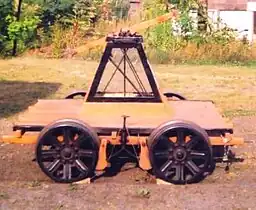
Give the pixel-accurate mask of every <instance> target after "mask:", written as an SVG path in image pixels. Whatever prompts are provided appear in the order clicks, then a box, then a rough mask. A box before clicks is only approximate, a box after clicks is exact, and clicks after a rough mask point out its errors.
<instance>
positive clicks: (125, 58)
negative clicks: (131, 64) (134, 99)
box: [123, 48, 127, 97]
mask: <svg viewBox="0 0 256 210" xmlns="http://www.w3.org/2000/svg"><path fill="white" fill-rule="evenodd" d="M126 51H127V49H126V48H125V49H124V56H123V58H124V97H125V96H126V77H127V76H126V57H125V53H126Z"/></svg>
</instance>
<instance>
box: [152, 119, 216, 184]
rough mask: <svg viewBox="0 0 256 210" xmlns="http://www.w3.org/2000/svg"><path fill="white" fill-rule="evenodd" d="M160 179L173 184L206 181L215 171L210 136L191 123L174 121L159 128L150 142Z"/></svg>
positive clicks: (153, 161) (155, 172) (156, 173)
mask: <svg viewBox="0 0 256 210" xmlns="http://www.w3.org/2000/svg"><path fill="white" fill-rule="evenodd" d="M148 147H149V156H150V161H151V164H152V168H153V172H154V174H155V175H156V177H158V178H160V179H163V180H165V181H167V182H170V183H173V184H186V183H187V184H190V183H195V182H199V181H201V180H203V179H204V178H205V177H206V176H207V175H208V174H209V173H210V172H209V171H210V170H213V169H212V167H213V158H212V148H211V145H210V143H209V139H208V135H207V133H206V132H205V131H204V130H203V129H202V128H200V127H199V126H197V125H196V124H194V123H191V122H185V121H171V122H168V123H165V124H163V125H160V126H159V127H158V128H156V129H155V130H154V131H153V132H152V133H151V135H150V136H149V139H148Z"/></svg>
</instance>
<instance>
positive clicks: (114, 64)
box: [109, 58, 142, 95]
mask: <svg viewBox="0 0 256 210" xmlns="http://www.w3.org/2000/svg"><path fill="white" fill-rule="evenodd" d="M109 60H110V61H111V63H112V64H113V65H114V66H115V67H116V68H118V71H119V72H120V73H121V74H122V75H123V76H124V77H125V78H126V79H127V81H128V82H129V83H130V84H131V86H132V87H133V88H134V89H135V90H136V91H137V92H138V93H139V94H140V95H142V94H141V92H140V91H139V90H138V89H137V88H136V86H135V85H134V84H133V82H132V81H131V80H130V79H129V78H128V77H127V76H126V75H125V74H124V73H123V72H122V70H121V69H120V68H119V67H118V66H117V65H116V64H115V62H114V61H113V60H112V58H109Z"/></svg>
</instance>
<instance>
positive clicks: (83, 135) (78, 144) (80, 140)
mask: <svg viewBox="0 0 256 210" xmlns="http://www.w3.org/2000/svg"><path fill="white" fill-rule="evenodd" d="M86 138H87V137H86V136H85V134H84V133H82V134H80V135H79V136H78V138H77V139H76V140H75V142H76V145H77V146H80V145H81V142H82V141H84V140H85V139H86Z"/></svg>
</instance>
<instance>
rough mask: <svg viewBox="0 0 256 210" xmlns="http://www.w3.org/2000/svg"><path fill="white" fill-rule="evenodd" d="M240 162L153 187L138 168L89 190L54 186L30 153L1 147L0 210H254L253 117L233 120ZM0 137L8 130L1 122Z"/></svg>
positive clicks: (103, 179) (98, 181)
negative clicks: (240, 141) (188, 181)
mask: <svg viewBox="0 0 256 210" xmlns="http://www.w3.org/2000/svg"><path fill="white" fill-rule="evenodd" d="M233 122H234V125H235V130H236V135H239V136H242V137H244V138H245V140H246V145H244V146H242V147H240V148H234V150H235V151H236V153H237V154H238V155H241V156H242V157H244V158H245V161H244V162H243V163H234V164H233V165H232V167H231V169H230V171H229V172H228V173H227V172H225V170H224V166H225V165H223V164H219V165H218V166H217V168H216V170H215V171H214V173H213V174H212V175H210V176H208V177H207V178H206V179H205V180H204V181H203V182H200V183H198V184H193V185H185V186H176V185H164V184H161V185H159V184H157V183H156V180H155V179H154V177H152V176H151V175H149V174H147V173H146V172H144V171H142V170H140V169H139V168H130V169H129V168H126V170H125V169H124V170H123V171H121V172H120V173H119V174H117V175H116V176H113V177H104V176H103V177H100V178H99V179H96V180H95V181H94V182H92V183H91V184H86V183H84V184H72V185H71V184H68V185H67V184H56V183H53V182H52V181H50V180H49V179H48V178H47V177H46V176H45V175H44V174H43V173H42V172H41V170H40V169H39V167H38V166H37V164H36V162H33V161H32V159H33V157H34V156H33V154H34V147H33V146H25V145H10V144H1V145H0V176H1V181H0V209H4V210H6V209H70V208H72V209H165V208H167V209H256V175H255V174H256V141H255V140H256V117H239V118H236V119H234V120H233ZM1 126H2V127H1V133H2V132H3V131H5V130H8V129H10V126H11V124H10V123H9V122H8V121H4V120H1Z"/></svg>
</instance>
